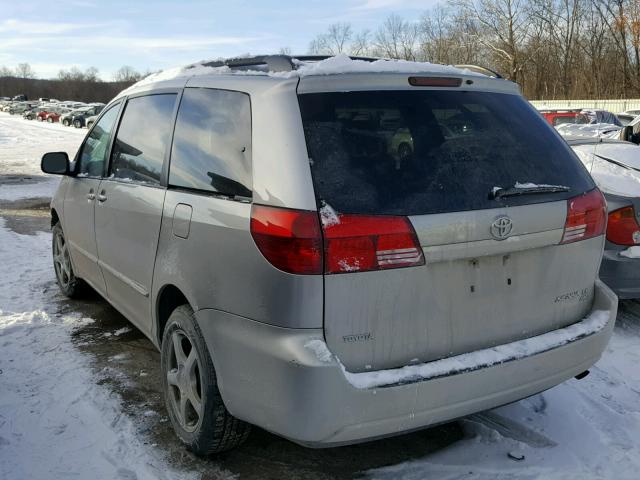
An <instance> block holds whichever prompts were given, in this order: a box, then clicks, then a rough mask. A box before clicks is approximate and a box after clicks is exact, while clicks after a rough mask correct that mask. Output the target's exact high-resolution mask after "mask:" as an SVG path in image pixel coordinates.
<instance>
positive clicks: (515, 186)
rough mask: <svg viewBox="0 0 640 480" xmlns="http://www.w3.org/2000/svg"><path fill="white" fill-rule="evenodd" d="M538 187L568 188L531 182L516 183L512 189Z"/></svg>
mask: <svg viewBox="0 0 640 480" xmlns="http://www.w3.org/2000/svg"><path fill="white" fill-rule="evenodd" d="M539 187H542V188H568V187H565V186H563V185H549V184H546V183H540V184H538V183H531V182H524V183H520V182H516V184H515V185H514V186H513V188H539ZM493 188H494V189H495V188H496V187H493Z"/></svg>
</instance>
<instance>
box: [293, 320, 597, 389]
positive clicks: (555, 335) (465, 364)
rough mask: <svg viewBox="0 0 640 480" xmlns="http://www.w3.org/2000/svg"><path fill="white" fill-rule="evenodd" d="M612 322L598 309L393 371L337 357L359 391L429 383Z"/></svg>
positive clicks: (325, 355) (319, 351)
mask: <svg viewBox="0 0 640 480" xmlns="http://www.w3.org/2000/svg"><path fill="white" fill-rule="evenodd" d="M608 321H609V312H608V311H606V310H595V311H593V312H591V313H590V314H589V315H588V316H587V317H586V318H585V319H583V320H582V321H581V322H578V323H575V324H573V325H569V326H568V327H565V328H561V329H558V330H554V331H551V332H548V333H545V334H542V335H538V336H536V337H531V338H525V339H523V340H518V341H515V342H511V343H507V344H504V345H498V346H496V347H493V348H487V349H484V350H477V351H475V352H470V353H465V354H462V355H456V356H454V357H449V358H443V359H442V360H436V361H433V362H428V363H421V364H419V365H407V366H405V367H401V368H394V369H389V370H377V371H371V372H362V373H352V372H349V371H347V370H346V369H345V367H344V365H342V363H341V362H340V359H338V358H337V357H335V358H336V361H337V362H338V363H339V364H340V367H341V368H342V371H343V373H344V375H345V377H346V379H347V381H348V382H349V383H350V384H351V385H353V386H354V387H356V388H359V389H369V388H377V387H382V386H387V385H395V384H400V383H409V382H417V381H422V380H428V379H430V378H437V377H442V376H445V375H454V374H457V373H462V372H468V371H473V370H478V369H480V368H486V367H490V366H492V365H497V364H500V363H504V362H509V361H512V360H517V359H520V358H524V357H529V356H531V355H536V354H538V353H542V352H546V351H547V350H551V349H554V348H557V347H560V346H562V345H565V344H567V343H569V342H572V341H575V340H578V339H580V338H583V337H586V336H589V335H592V334H594V333H596V332H599V331H600V330H602V329H603V328H604V327H605V326H606V325H607V323H608ZM313 342H314V345H313V350H314V352H315V353H316V356H317V357H318V359H319V360H321V361H323V362H328V361H330V359H331V352H330V351H329V349H328V348H327V347H326V345H324V347H321V346H320V345H319V343H318V342H321V340H314V341H313ZM309 343H311V342H309ZM322 343H324V342H322ZM306 346H307V345H305V347H306Z"/></svg>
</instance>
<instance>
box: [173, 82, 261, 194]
mask: <svg viewBox="0 0 640 480" xmlns="http://www.w3.org/2000/svg"><path fill="white" fill-rule="evenodd" d="M169 183H170V184H171V185H175V186H178V187H186V188H195V189H199V190H206V191H210V192H216V193H220V194H223V195H240V196H243V197H250V196H251V105H250V101H249V95H247V94H244V93H239V92H230V91H226V90H212V89H206V88H187V89H185V91H184V94H183V95H182V101H181V102H180V110H179V111H178V120H177V122H176V129H175V133H174V139H173V150H172V152H171V168H170V171H169Z"/></svg>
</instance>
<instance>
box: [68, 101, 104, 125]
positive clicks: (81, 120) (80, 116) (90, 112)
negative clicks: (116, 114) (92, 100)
mask: <svg viewBox="0 0 640 480" xmlns="http://www.w3.org/2000/svg"><path fill="white" fill-rule="evenodd" d="M103 108H104V105H93V106H91V107H88V108H87V109H86V110H82V111H81V112H79V113H75V114H73V115H72V116H71V123H72V124H73V126H74V127H76V128H82V127H84V126H85V124H86V119H87V118H88V117H93V116H96V115H98V114H99V113H100V112H101V111H102V109H103Z"/></svg>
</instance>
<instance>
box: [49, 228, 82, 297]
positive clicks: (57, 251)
mask: <svg viewBox="0 0 640 480" xmlns="http://www.w3.org/2000/svg"><path fill="white" fill-rule="evenodd" d="M52 233H53V236H52V241H51V250H52V253H53V269H54V271H55V273H56V281H57V282H58V286H59V287H60V290H61V291H62V293H64V294H65V295H66V296H67V297H69V298H78V297H80V296H82V294H83V293H84V292H85V290H86V284H85V283H84V282H83V281H82V279H80V278H78V277H76V275H75V273H74V271H73V265H71V255H70V254H69V247H68V245H67V239H66V238H65V236H64V232H63V231H62V226H61V225H60V223H59V222H58V223H56V224H55V225H54V226H53V230H52Z"/></svg>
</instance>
